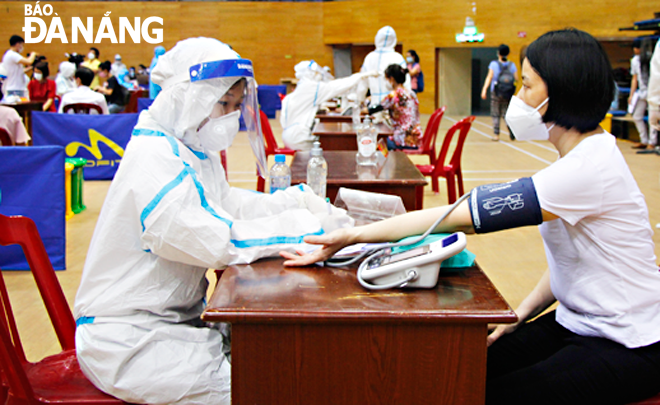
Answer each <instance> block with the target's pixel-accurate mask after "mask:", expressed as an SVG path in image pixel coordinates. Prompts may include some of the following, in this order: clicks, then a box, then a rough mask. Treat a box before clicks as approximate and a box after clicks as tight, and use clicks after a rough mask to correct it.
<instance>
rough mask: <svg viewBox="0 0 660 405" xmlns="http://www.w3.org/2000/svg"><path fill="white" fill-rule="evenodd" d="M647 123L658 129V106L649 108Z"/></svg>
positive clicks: (659, 114)
mask: <svg viewBox="0 0 660 405" xmlns="http://www.w3.org/2000/svg"><path fill="white" fill-rule="evenodd" d="M649 125H650V126H652V127H653V128H655V129H656V131H660V108H649Z"/></svg>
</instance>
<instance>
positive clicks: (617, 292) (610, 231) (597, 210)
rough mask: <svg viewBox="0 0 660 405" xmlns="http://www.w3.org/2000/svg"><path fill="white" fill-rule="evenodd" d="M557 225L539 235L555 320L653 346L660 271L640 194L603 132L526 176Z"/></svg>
mask: <svg viewBox="0 0 660 405" xmlns="http://www.w3.org/2000/svg"><path fill="white" fill-rule="evenodd" d="M532 180H533V181H534V185H535V187H536V192H537V194H538V198H539V203H540V205H541V208H543V209H544V210H546V211H549V212H551V213H553V214H555V215H557V216H559V218H560V219H556V220H554V221H548V222H544V223H543V224H542V225H541V226H540V230H541V236H543V242H544V245H545V251H546V255H547V258H548V266H549V268H550V284H551V288H552V292H553V294H554V296H555V297H556V298H557V300H558V301H559V307H558V308H557V312H556V316H557V322H559V323H560V324H561V325H563V326H564V327H565V328H567V329H568V330H570V331H572V332H574V333H577V334H579V335H582V336H597V337H603V338H607V339H610V340H613V341H615V342H619V343H621V344H623V345H625V346H626V347H630V348H634V347H641V346H647V345H649V344H652V343H655V342H658V341H660V272H659V271H658V266H657V265H656V257H655V254H654V244H653V240H652V236H653V231H652V230H651V226H650V224H649V216H648V209H647V207H646V202H645V201H644V196H643V195H642V193H641V192H640V190H639V188H638V187H637V183H636V182H635V179H634V178H633V176H632V174H631V173H630V169H629V168H628V165H627V164H626V162H625V160H624V159H623V156H622V155H621V151H620V150H619V149H618V147H617V145H616V141H615V138H614V137H613V136H612V135H610V134H609V133H602V134H597V135H592V136H590V137H588V138H586V139H584V140H583V141H582V142H580V144H578V145H577V146H576V147H575V148H574V149H573V150H571V151H570V152H569V153H568V154H567V155H566V156H564V157H563V158H561V159H559V160H558V161H557V162H555V163H553V164H552V165H551V166H549V167H547V168H546V169H544V170H542V171H540V172H538V173H537V174H535V175H534V176H533V177H532Z"/></svg>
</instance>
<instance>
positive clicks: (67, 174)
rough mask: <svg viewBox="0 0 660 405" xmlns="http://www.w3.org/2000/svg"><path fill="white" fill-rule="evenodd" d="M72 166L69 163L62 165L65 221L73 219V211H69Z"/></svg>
mask: <svg viewBox="0 0 660 405" xmlns="http://www.w3.org/2000/svg"><path fill="white" fill-rule="evenodd" d="M72 171H73V165H72V164H71V163H65V164H64V194H65V195H66V215H65V218H66V219H71V218H72V217H73V210H71V172H72Z"/></svg>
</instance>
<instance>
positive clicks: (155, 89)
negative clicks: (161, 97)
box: [149, 45, 165, 100]
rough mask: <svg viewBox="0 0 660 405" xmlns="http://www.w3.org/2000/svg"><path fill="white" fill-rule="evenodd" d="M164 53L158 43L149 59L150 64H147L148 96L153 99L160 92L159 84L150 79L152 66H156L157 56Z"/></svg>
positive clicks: (163, 49)
mask: <svg viewBox="0 0 660 405" xmlns="http://www.w3.org/2000/svg"><path fill="white" fill-rule="evenodd" d="M164 54H165V48H164V47H162V46H160V45H158V46H157V47H155V48H154V57H153V59H152V60H151V65H149V98H150V99H152V100H153V99H155V98H156V96H157V95H158V93H160V86H159V85H157V84H156V83H154V82H153V80H151V72H153V71H154V68H155V67H156V63H158V58H160V56H161V55H164Z"/></svg>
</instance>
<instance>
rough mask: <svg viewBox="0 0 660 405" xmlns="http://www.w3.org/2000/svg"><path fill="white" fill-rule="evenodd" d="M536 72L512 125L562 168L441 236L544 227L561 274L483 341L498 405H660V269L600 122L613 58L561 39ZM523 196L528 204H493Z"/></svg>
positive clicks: (329, 239)
mask: <svg viewBox="0 0 660 405" xmlns="http://www.w3.org/2000/svg"><path fill="white" fill-rule="evenodd" d="M522 73H523V74H522V82H523V86H522V88H521V89H520V91H519V92H518V95H517V96H514V97H513V98H512V99H511V103H510V105H509V109H508V111H507V113H506V117H505V119H506V122H507V124H508V125H509V127H510V128H511V130H512V131H513V133H514V135H515V137H516V139H520V140H547V141H549V142H550V143H551V144H552V145H553V146H554V147H555V148H556V149H557V152H558V153H559V159H557V160H555V161H554V162H553V163H552V164H551V165H549V166H548V167H546V168H544V169H543V170H541V171H539V172H538V173H536V174H534V175H533V176H532V177H526V178H521V179H518V180H514V181H512V182H509V183H505V184H498V185H493V184H490V185H484V186H480V187H477V188H475V189H474V190H472V192H471V193H469V194H466V195H465V196H463V197H461V199H459V200H458V201H457V202H456V204H455V209H454V210H453V211H452V212H451V213H450V214H449V215H448V216H447V217H446V219H445V220H444V221H443V222H441V223H440V224H439V225H437V226H436V227H435V228H434V232H453V231H458V230H462V231H464V232H476V233H487V232H493V231H499V230H505V229H509V228H516V227H521V226H527V225H540V226H539V231H540V233H541V237H542V238H543V243H544V247H545V253H546V257H547V261H548V269H547V270H546V272H545V274H544V275H543V276H542V277H541V279H540V280H539V282H538V284H537V286H536V287H535V288H534V290H533V291H532V292H531V293H530V294H529V295H528V296H527V298H525V299H524V300H523V302H522V303H521V304H520V306H519V307H518V308H517V309H516V314H517V315H518V319H519V320H518V322H516V323H514V324H511V325H500V326H498V327H497V328H496V329H495V330H494V331H493V333H491V334H490V335H489V336H488V338H487V341H484V342H483V345H484V350H486V346H488V362H487V375H486V381H485V384H486V404H488V405H492V404H507V405H515V404H524V405H528V404H535V405H536V404H552V405H554V404H585V403H589V404H628V403H630V402H637V401H640V400H643V399H645V398H648V397H651V396H653V395H655V394H657V393H658V392H659V391H660V298H659V295H658V291H660V272H658V265H657V264H656V256H655V253H654V250H655V244H654V242H653V230H652V229H651V224H650V223H649V211H648V207H647V205H646V202H645V201H644V195H643V194H642V192H641V191H640V189H639V187H638V186H637V183H636V181H635V178H634V177H633V175H632V173H631V172H630V169H629V168H628V165H627V164H626V160H625V159H624V157H623V155H622V153H621V151H620V150H619V147H618V146H617V142H616V139H615V138H614V136H612V135H611V134H609V133H608V132H606V131H605V130H603V128H601V127H600V125H599V124H600V122H601V121H602V120H603V119H604V118H605V114H606V113H607V111H608V109H609V106H610V103H611V101H612V94H613V93H614V76H613V74H612V67H611V65H610V62H609V60H608V57H607V54H606V53H605V51H604V49H603V47H602V46H601V44H600V43H599V42H598V40H596V39H595V38H594V37H592V36H591V35H589V34H587V33H586V32H582V31H578V30H575V29H565V30H560V31H552V32H549V33H547V34H545V35H543V36H541V37H540V38H539V39H537V40H536V41H534V42H533V43H532V44H530V45H529V47H528V48H527V53H526V58H525V59H524V61H523V65H522ZM466 198H467V199H466ZM510 198H515V199H516V200H517V202H516V204H506V205H505V206H504V207H501V206H500V207H498V206H497V205H495V206H494V205H493V204H492V202H493V201H498V200H499V201H504V200H507V199H510ZM445 213H448V207H436V208H431V209H428V210H424V211H414V212H409V213H407V214H403V215H399V216H396V217H393V218H390V219H386V220H384V221H381V222H376V223H373V224H370V225H366V226H361V227H357V228H351V229H341V230H337V231H334V232H331V233H329V234H327V235H320V236H314V237H311V236H310V237H307V238H305V241H306V242H309V243H316V244H320V245H323V246H322V247H321V248H320V249H317V250H315V251H314V252H312V253H310V254H302V256H296V255H293V254H291V253H286V252H283V253H282V256H285V257H287V258H289V261H287V262H285V263H284V264H285V265H309V264H313V263H316V262H318V261H323V260H327V259H328V258H329V257H331V256H332V255H333V254H334V253H335V252H337V251H338V250H339V249H341V248H343V247H344V246H346V245H349V244H353V243H361V242H387V241H396V240H399V239H402V238H404V237H406V236H410V235H419V234H422V233H424V232H425V231H426V230H427V229H428V228H429V227H431V226H432V225H434V224H435V221H436V220H437V219H438V218H440V217H441V216H442V215H444V214H445ZM493 249H496V246H494V247H493ZM520 270H522V269H515V270H513V271H520ZM555 303H558V306H557V308H556V310H550V311H549V312H548V313H546V314H545V315H541V316H540V317H538V318H536V317H537V316H538V315H540V314H542V313H543V312H544V311H546V310H547V309H549V307H551V306H552V305H553V304H555ZM535 318H536V319H535ZM480 383H484V382H483V381H482V382H480Z"/></svg>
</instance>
